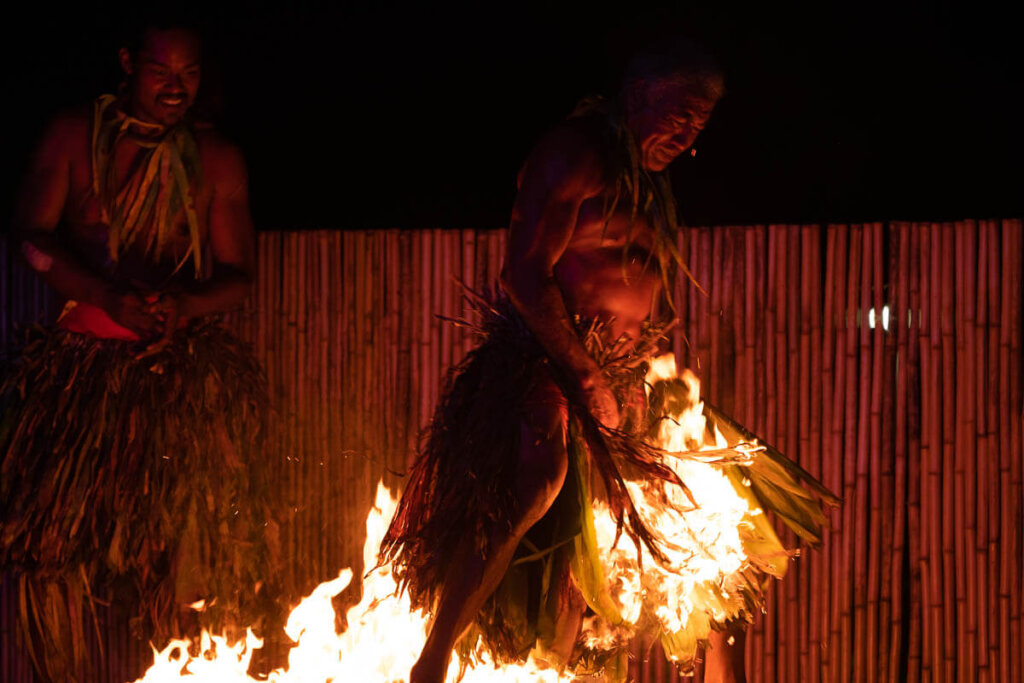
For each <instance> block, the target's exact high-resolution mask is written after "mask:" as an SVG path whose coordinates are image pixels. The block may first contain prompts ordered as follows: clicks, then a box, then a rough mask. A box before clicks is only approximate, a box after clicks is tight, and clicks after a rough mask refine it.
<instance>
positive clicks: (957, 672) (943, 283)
mask: <svg viewBox="0 0 1024 683" xmlns="http://www.w3.org/2000/svg"><path fill="white" fill-rule="evenodd" d="M259 237H260V242H259V254H260V256H259V271H258V278H257V286H256V292H255V295H254V296H253V297H252V298H251V299H250V301H249V302H248V303H247V304H246V306H245V308H244V309H243V310H241V311H239V312H237V313H235V314H233V315H232V316H230V318H229V321H228V323H229V324H230V325H231V326H233V327H234V328H235V329H236V330H238V332H239V333H240V334H241V335H242V336H243V337H245V338H247V339H249V340H251V342H252V343H253V346H254V348H255V351H256V354H257V356H258V357H259V358H260V359H261V361H262V362H263V363H264V366H265V368H266V371H267V375H268V378H269V380H270V386H271V390H272V394H273V399H274V403H275V406H276V419H275V423H276V426H277V428H276V429H275V430H274V431H273V433H272V435H271V437H270V438H271V443H269V444H268V454H269V455H268V457H269V458H270V467H271V471H272V474H273V475H274V480H275V481H277V482H279V483H280V491H279V495H280V496H281V498H282V500H283V501H284V503H285V504H286V507H287V508H288V510H289V518H288V519H287V520H286V523H285V524H284V526H283V529H282V540H283V544H284V548H283V550H284V555H285V557H286V558H289V560H290V561H289V563H288V566H287V568H286V576H285V577H284V582H285V585H286V590H287V592H288V593H289V594H290V595H292V596H295V597H297V596H299V595H300V594H302V593H303V592H307V591H308V590H310V589H311V588H312V587H313V585H315V584H316V583H318V582H319V581H322V580H325V579H327V578H332V577H334V576H336V575H337V572H338V571H339V570H340V569H341V568H343V567H346V566H348V567H352V568H353V569H355V570H356V571H357V572H358V571H360V570H361V569H362V566H361V564H362V560H361V555H362V551H361V549H362V544H363V540H364V536H365V529H364V520H365V516H366V512H367V510H368V509H369V507H370V503H371V500H372V496H373V492H374V489H375V487H376V483H377V481H378V480H380V479H384V481H385V483H386V484H388V485H389V486H391V487H392V488H399V487H401V485H402V481H403V479H402V476H401V474H402V473H403V472H404V471H405V469H406V467H407V465H408V464H409V457H410V455H411V454H412V453H413V451H414V447H415V444H416V440H417V436H418V432H419V429H420V428H421V427H422V426H423V425H424V424H425V423H426V421H427V419H428V417H429V415H430V412H431V410H432V407H433V405H434V402H435V401H436V398H437V394H438V391H439V389H440V387H441V385H442V382H443V378H444V375H445V372H446V370H447V368H448V367H450V366H451V365H452V364H454V363H456V362H458V360H459V359H460V358H461V356H462V355H463V354H464V353H465V352H466V351H467V350H468V348H469V346H470V344H471V341H472V340H471V339H469V338H467V336H466V335H465V334H464V333H463V330H462V329H461V328H459V327H457V326H455V325H452V324H449V323H446V322H444V321H443V320H441V319H440V318H439V317H438V316H439V315H440V316H444V317H448V318H458V317H460V316H461V315H462V313H463V304H462V300H461V286H460V285H459V284H458V282H457V281H456V278H458V279H460V280H462V281H464V282H466V283H467V284H470V285H471V286H473V287H474V288H482V287H485V286H491V285H493V283H494V281H495V279H496V277H497V274H498V269H499V267H500V260H501V255H502V253H503V248H504V234H503V232H502V231H454V230H434V231H423V232H401V231H366V232H346V233H341V232H327V231H323V232H306V233H262V234H261V235H260V236H259ZM687 237H688V240H687V245H686V249H687V250H688V252H687V253H688V254H689V257H690V264H691V267H692V268H693V272H694V277H695V279H696V280H697V281H698V282H699V283H700V284H701V285H702V286H703V288H704V289H705V290H706V291H707V293H708V294H707V296H705V295H703V294H701V293H699V292H698V290H697V289H696V288H695V287H693V286H692V285H691V284H689V283H687V282H681V283H680V285H679V291H678V292H677V296H676V301H677V310H676V315H677V316H678V317H679V319H680V324H679V325H678V326H677V327H676V328H675V330H674V331H673V332H672V335H671V336H672V338H671V343H672V346H673V348H674V350H675V351H676V353H677V354H678V356H679V357H680V359H681V361H682V362H683V363H684V364H686V365H687V366H689V367H691V368H693V369H694V370H695V371H696V372H697V373H698V375H699V376H700V378H701V380H702V382H703V386H702V389H703V393H704V395H705V396H707V397H708V399H709V400H711V401H713V402H714V403H716V404H717V405H719V406H720V407H722V408H724V409H725V410H726V411H727V412H729V413H731V414H732V415H733V416H734V417H736V418H737V419H739V420H740V421H741V422H743V423H744V424H746V425H748V426H751V427H752V428H753V429H754V430H755V431H756V432H758V433H759V434H761V435H762V436H763V437H764V438H765V439H766V440H767V441H769V442H770V443H772V444H774V445H775V446H777V447H779V448H780V449H781V450H782V451H783V452H784V453H786V454H788V455H789V456H790V457H792V458H793V459H795V460H797V461H799V462H800V463H801V464H802V465H803V466H804V467H805V468H807V469H808V470H810V471H811V472H812V473H813V474H815V475H817V476H818V477H819V478H821V479H822V480H823V481H824V482H825V483H826V484H827V485H828V486H829V487H830V488H832V490H834V491H835V492H837V493H839V494H840V495H842V496H843V498H844V505H843V507H842V508H841V509H840V510H839V511H837V512H836V513H834V514H833V516H832V520H833V527H832V529H831V531H830V532H829V534H828V536H827V539H826V542H825V545H824V547H823V548H822V549H820V550H818V551H810V552H806V551H805V553H804V554H803V555H802V556H801V557H800V558H798V559H797V560H796V561H795V562H794V563H793V567H792V569H791V571H790V574H789V576H788V577H787V579H786V580H785V581H784V582H782V583H776V584H775V586H774V587H773V588H772V591H771V595H770V597H769V605H768V611H767V614H766V615H764V616H762V617H761V618H759V619H758V620H757V622H756V624H755V625H754V627H753V628H752V629H751V631H750V637H749V639H748V657H747V662H748V664H747V666H748V672H749V675H750V679H751V680H752V681H817V680H824V681H874V680H889V681H902V680H910V681H931V680H934V681H939V680H953V679H977V680H993V681H995V680H1000V681H1009V680H1024V678H1022V673H1024V642H1022V634H1021V616H1022V592H1024V591H1022V586H1021V581H1022V579H1021V576H1022V572H1024V560H1022V553H1024V546H1022V538H1021V529H1022V528H1024V524H1022V521H1024V520H1022V510H1024V508H1022V483H1021V482H1022V479H1021V464H1022V460H1024V446H1022V443H1021V440H1022V421H1021V406H1022V399H1021V386H1022V379H1021V378H1022V361H1021V348H1020V346H1021V327H1022V325H1021V318H1022V313H1021V309H1022V290H1024V268H1022V253H1024V230H1022V227H1021V223H1020V222H1019V221H1005V222H986V221H981V222H962V223H957V224H943V225H932V224H889V225H882V224H867V225H855V226H828V227H825V228H819V227H817V226H771V227H767V228H766V227H763V226H762V227H730V228H714V229H706V228H702V229H693V230H690V231H689V232H688V235H687ZM0 262H2V263H3V264H5V265H6V267H5V270H4V276H3V278H2V284H3V288H4V289H3V291H2V292H0V305H2V306H3V310H2V315H3V323H4V324H3V335H4V337H3V341H4V343H5V344H6V343H10V341H11V338H12V337H11V328H10V323H12V322H18V321H26V320H32V319H36V318H37V317H39V316H44V317H45V316H46V315H51V316H52V313H53V300H52V297H51V296H50V295H49V294H48V292H47V291H46V290H45V288H44V287H42V286H41V285H40V284H39V283H38V282H37V281H36V280H35V278H33V277H32V276H31V275H28V274H26V273H24V271H22V270H20V269H19V268H16V267H10V263H9V258H8V257H7V254H6V253H4V254H3V258H2V259H0ZM783 536H784V538H785V539H786V540H788V541H789V542H790V543H794V544H795V539H794V538H793V536H792V534H789V533H788V532H784V534H783ZM9 595H10V593H9V592H7V591H6V590H5V591H4V592H3V593H2V594H0V598H2V599H3V602H2V604H0V629H2V637H3V651H4V652H12V651H13V650H12V648H13V647H14V642H15V641H14V634H13V630H12V627H11V624H12V617H13V613H14V606H13V605H11V604H9V598H8V596H9ZM350 597H354V596H350ZM111 628H112V629H113V631H112V633H111V638H112V640H114V641H115V642H117V643H120V645H119V646H118V647H117V648H116V649H115V652H117V653H119V656H122V658H123V661H122V662H121V663H120V664H121V665H120V666H119V665H118V664H117V663H112V665H111V666H110V667H109V668H110V672H109V676H108V677H107V680H111V681H119V680H127V679H129V678H133V677H135V676H137V675H139V673H140V671H141V668H144V666H145V665H144V664H143V663H141V659H140V657H141V656H142V653H143V651H144V650H145V648H144V646H143V647H133V646H131V645H130V644H128V643H127V641H125V640H124V638H123V634H120V632H118V633H115V632H114V631H116V627H115V626H112V627H111ZM119 634H120V635H119ZM635 655H636V657H635V659H634V663H633V671H632V673H633V675H634V677H635V679H636V680H637V681H642V682H644V683H647V682H655V681H657V682H659V683H661V682H667V681H676V680H677V679H678V676H677V675H676V673H675V671H674V670H673V669H672V667H671V666H670V665H668V664H666V663H665V662H664V659H663V658H661V657H660V656H659V655H658V654H657V649H656V648H655V649H654V650H651V649H650V648H648V647H646V646H645V645H644V644H640V643H638V644H637V646H636V647H635ZM2 659H3V661H2V662H0V677H2V678H3V680H5V681H12V682H14V681H24V680H31V679H30V678H29V677H28V673H27V671H26V669H25V666H24V662H20V663H19V660H18V658H17V657H10V656H8V655H4V656H3V657H2ZM140 667H141V668H140Z"/></svg>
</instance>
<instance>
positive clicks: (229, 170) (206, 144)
mask: <svg viewBox="0 0 1024 683" xmlns="http://www.w3.org/2000/svg"><path fill="white" fill-rule="evenodd" d="M193 130H194V132H195V136H196V144H198V145H199V155H200V157H201V159H202V163H203V173H204V174H213V177H214V179H216V178H217V176H220V175H228V176H235V175H237V174H239V173H243V174H244V173H245V158H244V157H243V156H242V150H241V148H240V147H239V146H238V145H237V144H235V143H234V142H233V141H232V140H230V139H228V138H227V137H226V136H224V135H223V134H221V133H220V131H218V130H217V129H216V128H214V127H213V125H211V124H209V123H205V122H197V123H195V124H193Z"/></svg>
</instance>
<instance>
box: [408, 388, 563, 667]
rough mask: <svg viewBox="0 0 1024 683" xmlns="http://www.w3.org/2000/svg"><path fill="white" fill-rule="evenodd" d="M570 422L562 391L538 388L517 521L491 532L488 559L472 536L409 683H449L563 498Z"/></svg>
mask: <svg viewBox="0 0 1024 683" xmlns="http://www.w3.org/2000/svg"><path fill="white" fill-rule="evenodd" d="M566 420H567V407H566V402H565V398H564V397H563V396H562V394H561V392H560V391H559V390H558V387H557V386H556V385H555V384H554V382H552V381H551V380H550V379H545V380H543V381H542V382H540V383H538V386H537V387H536V388H535V389H534V390H533V392H532V393H531V395H530V396H529V397H527V400H526V402H525V407H524V414H523V416H522V420H521V424H520V435H519V438H520V448H519V461H518V466H517V470H516V477H515V481H514V486H515V496H516V500H517V502H518V505H519V511H520V514H519V516H518V519H515V520H513V524H512V528H511V529H494V530H493V531H492V532H491V538H490V552H489V554H488V556H487V557H486V558H483V557H480V556H479V555H477V553H476V549H475V547H474V539H473V538H472V536H471V535H469V536H467V538H466V539H465V542H464V543H463V544H462V545H461V547H460V548H459V549H458V550H457V551H456V553H455V557H453V558H452V562H451V564H450V566H449V567H448V569H447V574H446V576H445V579H444V586H442V588H441V596H440V599H439V601H438V604H437V608H436V614H435V615H434V621H433V624H432V625H431V629H430V634H429V635H428V636H427V642H426V644H425V645H424V647H423V652H422V653H421V654H420V658H419V661H417V662H416V665H415V666H414V667H413V669H412V673H411V674H410V676H409V683H442V682H443V681H444V675H445V671H446V670H447V668H448V660H449V658H450V657H451V652H452V648H453V647H454V646H455V643H456V642H458V640H459V638H460V637H461V636H462V635H463V633H465V631H466V629H467V628H468V627H469V625H470V624H471V623H472V622H473V619H474V618H475V617H476V615H477V613H478V612H479V611H480V607H481V606H483V604H484V602H485V601H486V600H487V598H488V597H490V595H491V593H493V592H494V590H495V589H496V588H497V587H498V584H499V583H501V579H502V577H504V575H505V571H506V570H507V569H508V565H509V563H510V562H511V561H512V556H513V555H514V554H515V550H516V547H517V546H518V545H519V541H520V540H521V539H522V537H523V535H524V534H525V533H526V532H527V531H528V530H529V528H530V527H531V526H533V525H534V524H535V523H536V522H537V521H538V520H539V519H540V518H541V517H543V516H544V513H545V512H547V511H548V508H550V507H551V504H552V503H553V502H554V501H555V498H556V497H557V496H558V492H559V491H560V490H561V488H562V484H563V482H564V481H565V474H566V471H567V469H568V455H567V453H566V445H565V436H566ZM439 483H440V484H441V485H443V484H444V482H439Z"/></svg>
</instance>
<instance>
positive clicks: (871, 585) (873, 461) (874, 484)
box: [861, 223, 891, 681]
mask: <svg viewBox="0 0 1024 683" xmlns="http://www.w3.org/2000/svg"><path fill="white" fill-rule="evenodd" d="M865 236H870V242H868V241H866V242H865V259H864V260H865V261H868V260H870V261H871V268H870V275H871V277H870V279H868V280H867V281H866V282H870V283H871V285H870V289H869V290H868V291H867V292H866V295H867V300H868V302H869V305H870V306H871V308H872V309H873V310H874V311H875V326H874V328H873V329H872V328H871V326H870V325H867V326H864V328H862V332H863V331H864V329H865V328H866V331H867V337H868V339H869V340H870V344H869V349H870V353H871V355H870V357H869V358H862V362H863V361H866V362H867V363H869V367H870V378H871V379H870V382H871V392H870V395H869V397H868V402H867V405H868V415H867V416H862V418H861V419H862V420H865V419H866V421H867V422H868V424H867V425H866V427H865V431H866V432H867V441H868V443H867V452H868V463H867V465H868V477H867V479H866V480H864V482H863V488H864V494H863V495H864V505H865V513H866V514H867V518H868V534H869V539H868V540H869V541H870V542H869V543H868V553H867V558H866V560H867V562H868V567H867V586H866V590H867V595H866V600H867V623H866V625H865V627H862V628H864V631H865V632H864V637H865V640H866V642H867V674H868V680H869V681H876V680H878V667H877V662H878V660H879V659H880V658H881V651H880V648H879V644H880V640H879V638H878V637H877V635H876V634H877V632H878V626H879V623H880V619H879V613H880V611H881V609H882V595H881V579H880V572H881V563H882V557H881V551H882V550H883V548H884V549H885V550H888V549H889V548H888V545H887V544H886V539H885V537H884V535H883V533H882V492H883V490H884V486H885V477H884V473H883V471H882V444H881V438H882V393H883V392H882V377H883V363H884V350H885V349H884V347H885V335H884V332H885V330H884V328H883V313H882V311H883V305H884V301H885V300H884V295H883V291H882V254H883V249H882V226H881V224H879V223H874V224H872V225H870V226H865ZM869 254H870V257H869V256H868V255H869ZM864 388H865V387H863V386H862V387H861V390H862V391H863V389H864ZM879 484H881V485H879ZM890 485H891V484H890Z"/></svg>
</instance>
